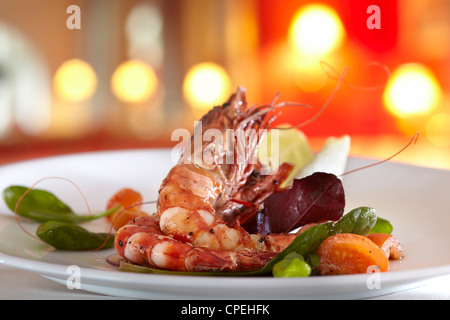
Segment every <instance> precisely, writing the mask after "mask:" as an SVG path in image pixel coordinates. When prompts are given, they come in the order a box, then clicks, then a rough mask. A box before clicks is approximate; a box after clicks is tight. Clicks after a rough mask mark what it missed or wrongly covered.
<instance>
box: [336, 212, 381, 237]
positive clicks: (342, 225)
mask: <svg viewBox="0 0 450 320" xmlns="http://www.w3.org/2000/svg"><path fill="white" fill-rule="evenodd" d="M376 222H377V214H376V211H375V209H373V208H370V207H359V208H356V209H353V210H351V211H350V212H349V213H347V214H345V215H344V216H342V218H341V219H340V220H339V221H338V222H336V223H335V224H334V226H331V225H330V230H331V232H332V234H330V235H333V234H338V233H356V234H360V235H363V236H365V235H367V234H368V233H369V231H370V230H371V229H372V228H373V227H374V226H375V224H376Z"/></svg>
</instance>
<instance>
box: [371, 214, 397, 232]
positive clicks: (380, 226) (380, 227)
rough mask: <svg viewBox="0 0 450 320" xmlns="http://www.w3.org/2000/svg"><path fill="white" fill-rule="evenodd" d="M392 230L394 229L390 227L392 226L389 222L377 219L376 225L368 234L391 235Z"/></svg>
mask: <svg viewBox="0 0 450 320" xmlns="http://www.w3.org/2000/svg"><path fill="white" fill-rule="evenodd" d="M393 230H394V227H393V226H392V224H391V223H390V222H389V221H387V220H386V219H383V218H378V219H377V223H376V224H375V226H374V227H373V228H372V230H370V232H369V234H370V233H387V234H391V233H392V231H393Z"/></svg>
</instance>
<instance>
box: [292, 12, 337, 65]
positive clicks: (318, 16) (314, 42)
mask: <svg viewBox="0 0 450 320" xmlns="http://www.w3.org/2000/svg"><path fill="white" fill-rule="evenodd" d="M344 37H345V30H344V27H343V25H342V22H341V19H340V18H339V15H338V14H337V13H336V11H335V10H334V9H333V8H331V7H329V6H326V5H323V4H310V5H306V6H304V7H302V8H300V9H299V10H298V11H297V12H296V13H295V15H294V17H293V19H292V22H291V25H290V27H289V34H288V38H289V42H290V44H291V45H292V46H293V47H294V49H295V50H296V51H298V53H300V54H304V55H320V56H323V55H326V54H328V53H330V52H332V51H333V50H335V49H337V48H339V47H340V46H341V44H342V42H343V40H344Z"/></svg>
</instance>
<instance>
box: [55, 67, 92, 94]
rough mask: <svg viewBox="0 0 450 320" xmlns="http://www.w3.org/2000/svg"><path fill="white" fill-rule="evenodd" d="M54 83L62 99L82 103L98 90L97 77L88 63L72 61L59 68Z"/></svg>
mask: <svg viewBox="0 0 450 320" xmlns="http://www.w3.org/2000/svg"><path fill="white" fill-rule="evenodd" d="M53 83H54V88H55V92H56V94H57V95H58V96H59V97H60V98H61V99H63V100H66V101H69V102H81V101H85V100H87V99H89V98H90V97H91V96H92V95H93V94H94V92H95V90H96V88H97V75H96V74H95V71H94V69H93V68H92V67H91V65H89V64H88V63H87V62H85V61H83V60H80V59H72V60H68V61H66V62H64V63H63V64H62V65H61V66H60V67H59V68H58V70H57V71H56V73H55V76H54V79H53Z"/></svg>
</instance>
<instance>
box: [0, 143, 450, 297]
mask: <svg viewBox="0 0 450 320" xmlns="http://www.w3.org/2000/svg"><path fill="white" fill-rule="evenodd" d="M368 163H371V161H370V160H364V159H350V160H349V162H348V166H347V167H348V169H354V168H357V167H360V166H363V165H365V164H368ZM171 166H172V161H171V157H170V151H169V150H145V151H144V150H133V151H116V152H99V153H86V154H76V155H69V156H60V157H52V158H45V159H39V160H33V161H26V162H21V163H16V164H11V165H6V166H3V167H0V189H1V190H3V189H4V188H5V187H7V186H9V185H11V184H23V185H27V186H30V185H32V184H33V183H34V182H36V181H37V180H39V179H40V178H43V177H48V176H60V177H65V178H69V179H71V180H73V181H74V182H75V183H76V184H77V186H79V187H80V189H81V190H83V192H84V194H85V196H86V198H87V200H88V203H89V205H90V206H91V209H92V210H93V211H99V210H103V209H104V207H105V204H106V202H107V200H108V198H109V197H110V196H111V195H112V194H113V193H114V192H116V191H117V190H119V189H121V188H123V187H132V188H135V189H136V190H138V191H140V192H142V194H144V195H145V200H154V199H155V198H156V196H157V190H158V187H159V184H160V182H161V180H162V179H163V178H164V176H165V175H166V173H167V172H168V170H169V169H170V167H171ZM38 187H39V188H43V189H47V190H50V191H51V192H53V193H55V194H56V195H57V196H59V197H60V198H62V199H63V201H65V202H66V203H69V204H70V205H71V206H72V208H73V209H74V210H75V211H76V212H79V213H84V212H86V207H85V204H84V202H83V201H82V200H81V197H80V195H79V194H78V193H77V191H76V189H75V188H74V187H73V186H72V185H70V184H69V183H67V182H64V181H59V180H46V181H44V182H42V183H41V184H39V185H38ZM344 187H345V192H346V199H347V205H346V207H347V209H346V211H349V210H350V209H352V208H354V207H357V206H371V207H374V208H376V209H377V213H378V215H379V216H381V217H384V218H386V219H388V220H390V221H391V222H392V223H393V225H394V234H395V235H397V236H398V238H399V239H400V241H401V243H402V245H403V248H404V251H405V258H404V259H403V260H402V261H400V262H391V270H390V271H389V272H387V273H382V274H359V275H349V276H323V277H310V278H290V279H281V278H270V277H264V278H229V277H226V278H222V277H193V276H167V275H151V274H134V273H124V272H118V271H116V270H115V269H114V268H112V267H111V266H109V265H108V264H107V263H106V262H105V258H106V257H107V256H108V255H109V254H112V253H113V252H114V250H113V249H111V250H106V251H98V252H59V251H54V250H52V249H51V248H50V247H49V246H47V245H45V244H43V243H41V242H39V241H37V240H35V239H33V238H31V237H30V236H28V235H27V234H26V233H24V232H23V231H22V230H21V229H19V227H18V226H17V223H16V221H15V219H14V217H13V215H12V214H11V213H10V212H9V210H8V209H7V208H6V206H5V205H4V203H3V201H1V203H0V214H2V215H1V216H0V263H2V264H5V265H8V266H13V267H17V268H21V269H25V270H30V271H33V272H36V273H38V274H41V275H43V276H45V277H48V278H50V279H52V280H54V281H57V282H60V283H61V285H66V284H67V281H68V280H69V284H70V283H73V280H76V277H75V276H78V275H79V276H80V277H79V279H80V281H81V289H83V290H87V291H91V292H95V293H102V294H107V295H114V296H120V297H132V298H149V299H155V298H156V299H299V298H311V299H317V298H339V299H340V298H365V297H373V296H377V295H383V294H387V293H391V292H396V291H400V290H404V289H407V288H411V287H415V286H418V285H420V284H422V283H423V281H425V280H427V279H430V278H432V277H435V276H439V275H444V274H449V273H450V250H449V244H450V233H449V232H448V226H449V225H450V215H449V214H448V213H449V212H450V200H449V199H450V197H449V190H450V171H443V170H435V169H429V168H422V167H414V166H409V165H402V164H398V163H385V164H382V165H380V166H377V167H374V168H370V169H366V170H364V171H360V172H357V173H353V174H350V175H348V176H345V177H344ZM151 209H153V208H151ZM151 209H149V210H151ZM23 226H24V227H25V228H27V229H28V230H29V231H30V232H34V230H35V229H36V226H37V224H36V223H34V222H23ZM91 227H92V228H96V229H102V228H103V229H106V228H107V225H106V223H104V221H98V222H96V223H94V224H93V225H92V226H91ZM71 265H75V266H77V267H79V269H71V268H69V266H71ZM74 271H79V273H74Z"/></svg>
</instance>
